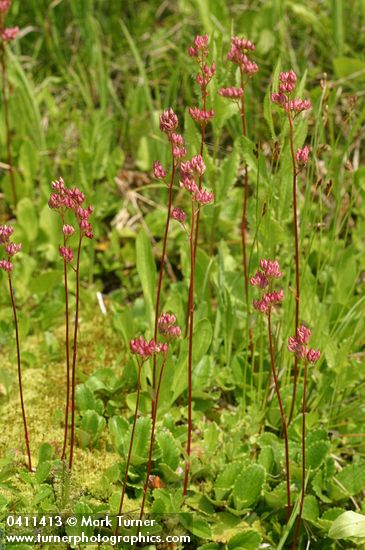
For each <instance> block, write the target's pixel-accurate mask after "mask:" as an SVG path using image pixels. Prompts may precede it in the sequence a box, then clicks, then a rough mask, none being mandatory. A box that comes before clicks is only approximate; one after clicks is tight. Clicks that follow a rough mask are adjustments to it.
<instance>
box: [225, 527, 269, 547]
mask: <svg viewBox="0 0 365 550" xmlns="http://www.w3.org/2000/svg"><path fill="white" fill-rule="evenodd" d="M260 542H261V535H260V533H258V532H257V531H255V530H254V529H247V531H245V532H244V533H238V534H237V535H234V536H233V537H232V538H231V539H230V540H229V541H228V544H227V548H228V550H236V549H237V550H238V549H239V548H240V549H242V550H256V549H257V548H259V546H260Z"/></svg>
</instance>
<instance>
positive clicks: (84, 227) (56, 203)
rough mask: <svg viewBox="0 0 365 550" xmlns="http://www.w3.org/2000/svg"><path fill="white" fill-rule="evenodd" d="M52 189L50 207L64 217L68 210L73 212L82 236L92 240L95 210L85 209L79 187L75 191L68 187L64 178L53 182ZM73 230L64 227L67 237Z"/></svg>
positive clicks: (83, 198) (69, 227) (83, 196)
mask: <svg viewBox="0 0 365 550" xmlns="http://www.w3.org/2000/svg"><path fill="white" fill-rule="evenodd" d="M52 189H53V192H52V193H51V195H50V198H49V201H48V206H49V207H50V208H52V209H54V210H57V211H59V212H61V213H62V215H63V216H64V214H65V213H66V211H67V210H70V211H72V212H73V213H74V215H75V218H76V221H77V223H78V226H79V228H80V231H81V234H82V236H83V237H87V238H88V239H92V238H93V237H94V234H93V228H92V225H91V223H90V221H89V218H90V216H91V214H92V212H93V208H92V206H88V207H86V208H83V206H82V205H83V203H84V202H85V195H84V194H83V193H82V192H81V191H80V190H79V189H78V188H77V187H74V188H73V189H70V188H68V187H66V186H65V182H64V181H63V179H62V178H60V179H59V180H57V181H54V182H52ZM65 228H66V232H65ZM71 228H72V229H73V227H72V226H64V227H63V234H64V235H65V236H70V235H72V234H73V233H72V229H71ZM61 255H62V254H61Z"/></svg>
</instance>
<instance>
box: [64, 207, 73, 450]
mask: <svg viewBox="0 0 365 550" xmlns="http://www.w3.org/2000/svg"><path fill="white" fill-rule="evenodd" d="M62 221H63V246H64V248H65V249H66V246H67V237H68V236H69V235H72V234H73V232H74V229H73V227H72V226H71V225H70V226H67V225H65V224H64V216H63V220H62ZM63 281H64V287H65V346H66V404H65V430H64V437H63V448H62V455H61V460H64V459H65V456H66V448H67V432H68V411H69V402H70V343H69V340H70V315H69V298H68V277H67V260H66V259H65V258H63Z"/></svg>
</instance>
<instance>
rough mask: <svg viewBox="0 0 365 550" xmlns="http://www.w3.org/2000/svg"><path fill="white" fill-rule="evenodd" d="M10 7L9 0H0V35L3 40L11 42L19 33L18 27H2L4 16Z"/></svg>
mask: <svg viewBox="0 0 365 550" xmlns="http://www.w3.org/2000/svg"><path fill="white" fill-rule="evenodd" d="M10 7H11V0H0V36H1V40H2V41H3V42H11V41H12V40H14V38H15V37H16V36H17V34H18V33H19V27H8V28H6V27H4V17H5V15H6V14H7V12H8V11H9V9H10Z"/></svg>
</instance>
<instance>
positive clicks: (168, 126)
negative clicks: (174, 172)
mask: <svg viewBox="0 0 365 550" xmlns="http://www.w3.org/2000/svg"><path fill="white" fill-rule="evenodd" d="M178 125H179V119H178V118H177V116H176V114H175V113H174V111H173V110H172V109H171V108H169V109H166V110H165V111H163V113H162V114H161V116H160V130H161V132H163V133H164V134H166V135H167V139H168V140H169V142H170V143H171V146H172V155H173V157H174V159H176V160H177V161H179V160H180V159H181V158H183V157H185V156H186V149H185V142H184V138H183V137H182V135H181V134H177V133H176V132H175V130H176V128H177V127H178ZM153 172H154V175H155V177H156V178H157V179H163V178H164V177H165V176H166V172H165V170H164V169H163V167H162V165H161V164H160V163H159V162H158V161H157V160H156V161H155V162H154V164H153Z"/></svg>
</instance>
